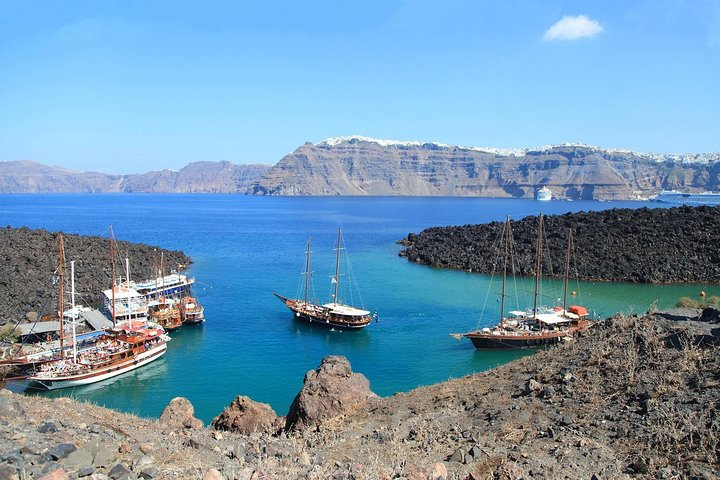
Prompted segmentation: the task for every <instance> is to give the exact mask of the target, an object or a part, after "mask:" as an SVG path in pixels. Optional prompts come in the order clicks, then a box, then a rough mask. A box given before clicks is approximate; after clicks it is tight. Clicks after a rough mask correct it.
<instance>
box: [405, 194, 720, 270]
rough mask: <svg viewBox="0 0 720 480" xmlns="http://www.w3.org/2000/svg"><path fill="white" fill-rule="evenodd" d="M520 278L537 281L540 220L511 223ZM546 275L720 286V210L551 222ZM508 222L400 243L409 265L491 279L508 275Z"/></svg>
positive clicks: (431, 231) (430, 232)
mask: <svg viewBox="0 0 720 480" xmlns="http://www.w3.org/2000/svg"><path fill="white" fill-rule="evenodd" d="M510 223H511V229H512V236H513V247H512V248H513V255H512V259H513V263H514V268H515V270H514V271H515V274H519V275H534V274H535V259H536V254H535V251H536V248H537V247H536V242H537V224H538V218H537V217H532V216H531V217H525V218H523V219H522V220H518V221H511V222H510ZM544 223H545V235H544V240H543V241H544V245H545V246H544V248H543V268H542V274H543V275H545V276H551V277H552V276H555V277H558V276H562V275H563V274H564V272H565V259H566V251H567V235H568V230H570V229H571V230H572V231H573V237H574V240H573V244H574V248H573V255H572V260H571V276H572V277H573V278H578V279H581V280H591V281H621V282H641V283H679V282H689V283H720V235H719V234H720V207H709V206H700V207H687V206H683V207H676V208H667V209H666V208H639V209H627V208H623V209H617V208H615V209H610V210H604V211H600V212H577V213H566V214H564V215H551V216H546V217H545V222H544ZM502 229H503V222H492V223H488V224H483V225H464V226H457V227H433V228H428V229H426V230H423V231H422V232H420V233H419V234H412V233H411V234H409V235H408V236H407V238H405V239H403V240H401V241H400V243H401V244H402V245H405V246H406V247H407V248H406V249H405V250H403V251H401V252H400V255H401V256H406V257H407V258H408V260H410V261H413V262H417V263H422V264H426V265H430V266H433V267H440V268H453V269H460V270H466V271H472V272H478V273H486V274H492V273H493V272H494V273H498V272H500V271H501V270H502V254H501V253H500V252H501V243H502V242H501V238H502Z"/></svg>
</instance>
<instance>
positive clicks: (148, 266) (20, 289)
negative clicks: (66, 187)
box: [0, 227, 191, 325]
mask: <svg viewBox="0 0 720 480" xmlns="http://www.w3.org/2000/svg"><path fill="white" fill-rule="evenodd" d="M63 237H64V238H63V240H64V244H65V256H66V258H67V259H72V260H75V261H76V263H75V286H76V289H77V292H78V296H79V297H80V298H82V299H83V300H84V301H86V302H89V303H91V304H100V303H101V302H102V291H103V290H105V289H108V288H110V277H111V272H110V270H111V265H110V241H109V239H108V238H104V237H98V236H85V235H72V234H63ZM115 247H116V251H118V252H122V256H123V257H127V258H129V259H130V265H131V269H132V275H133V277H134V278H149V277H151V276H152V275H153V274H154V272H156V271H157V265H159V262H160V254H161V252H162V253H163V254H164V262H165V269H166V271H170V270H175V269H184V268H187V266H188V265H189V264H190V262H191V260H190V258H189V257H188V256H187V255H185V254H184V253H183V252H180V251H175V250H166V249H163V248H160V247H156V246H151V245H143V244H139V243H130V242H124V241H117V242H115ZM57 251H58V233H57V232H49V231H47V230H42V229H38V230H32V229H29V228H26V227H21V228H13V227H4V228H0V264H2V266H3V274H2V275H0V305H2V306H3V308H2V309H0V325H4V324H7V323H12V324H13V325H14V324H15V323H16V322H18V320H21V319H23V320H26V321H31V319H34V318H35V317H37V316H38V314H40V315H41V316H42V315H47V314H50V313H52V312H54V311H55V310H56V309H57V306H56V304H54V303H53V302H57V296H58V292H57V287H56V286H54V285H53V281H52V279H53V272H54V271H55V269H56V268H57V263H58V254H57Z"/></svg>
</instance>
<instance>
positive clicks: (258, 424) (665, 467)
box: [0, 309, 720, 480]
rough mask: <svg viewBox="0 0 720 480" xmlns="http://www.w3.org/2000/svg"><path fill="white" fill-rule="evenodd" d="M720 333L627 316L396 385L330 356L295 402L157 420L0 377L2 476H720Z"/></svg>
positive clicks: (674, 315) (702, 325) (703, 318)
mask: <svg viewBox="0 0 720 480" xmlns="http://www.w3.org/2000/svg"><path fill="white" fill-rule="evenodd" d="M719 339H720V324H719V323H718V312H717V310H714V309H706V310H705V311H700V310H689V309H685V310H676V311H673V312H654V313H650V314H648V315H645V316H642V317H637V316H616V317H613V318H611V319H609V320H607V321H605V322H602V323H600V324H598V325H597V326H596V328H594V329H593V331H592V333H591V334H589V335H587V336H586V337H583V338H579V339H576V340H575V341H571V342H566V343H564V344H561V345H558V346H556V347H553V348H551V349H548V350H544V351H540V352H538V353H536V354H535V355H533V356H530V357H525V358H523V359H520V360H517V361H515V362H512V363H510V364H507V365H504V366H501V367H498V368H496V369H494V370H491V371H488V372H484V373H480V374H475V375H469V376H466V377H463V378H459V379H455V380H449V381H447V382H443V383H441V384H437V385H432V386H428V387H421V388H418V389H416V390H413V391H411V392H408V393H402V394H397V395H393V396H392V397H388V398H379V397H377V396H375V395H374V394H373V393H372V391H371V390H370V388H369V383H368V382H367V379H365V378H364V377H363V376H362V375H360V374H357V373H353V372H352V371H351V370H350V365H349V363H348V362H347V360H345V359H344V358H342V357H327V358H326V359H324V360H323V362H322V364H321V365H320V367H319V368H318V369H316V370H311V371H310V372H308V374H307V375H306V377H305V382H304V385H303V388H302V390H301V391H300V393H299V394H298V396H297V397H296V399H295V401H294V402H293V406H292V407H291V409H290V412H288V414H287V415H286V416H285V417H279V418H278V417H276V416H275V413H274V412H272V410H271V409H269V407H267V408H266V406H265V407H263V404H257V403H256V402H253V401H252V400H250V399H247V398H246V397H238V398H237V399H236V400H235V401H233V403H232V404H231V405H230V406H229V407H228V409H226V411H225V412H223V413H222V414H221V415H219V416H218V417H216V419H215V420H214V421H213V424H212V426H210V427H203V426H202V422H200V421H199V420H197V419H195V418H194V416H193V409H192V405H190V403H189V402H187V400H185V399H182V398H178V399H174V400H173V401H172V402H171V403H170V405H168V407H167V408H166V410H165V412H163V415H162V416H161V417H160V419H159V420H153V419H142V418H137V417H134V416H132V415H126V414H122V413H118V412H114V411H111V410H107V409H104V408H102V407H98V406H94V405H91V404H80V403H77V402H75V401H73V400H70V399H65V398H63V399H50V398H45V397H41V396H23V395H19V394H12V393H10V392H7V391H2V392H0V478H7V479H29V478H32V479H37V478H42V479H44V480H49V479H67V478H88V479H93V480H106V479H108V478H110V479H114V480H118V479H138V478H144V479H149V478H163V479H164V478H172V479H185V478H187V479H205V480H222V479H228V480H230V479H233V480H234V479H242V480H260V479H285V478H301V479H321V478H333V479H368V480H369V479H392V478H407V479H414V480H421V479H422V480H424V479H432V480H439V479H445V480H449V479H468V480H470V479H475V480H479V479H505V480H510V479H512V480H519V479H521V478H527V479H530V478H532V479H555V478H593V479H598V480H599V479H611V478H612V479H618V478H642V479H650V478H661V479H675V478H696V479H711V478H718V476H720V468H719V467H718V464H719V460H720V458H719V454H720V419H719V418H718V415H717V405H718V403H719V402H720V381H719V380H718V379H720V357H719V356H718V350H717V346H716V344H717V343H718V340H719ZM472 354H473V351H472V349H471V347H469V345H468V355H472Z"/></svg>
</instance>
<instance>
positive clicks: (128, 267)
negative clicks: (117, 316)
mask: <svg viewBox="0 0 720 480" xmlns="http://www.w3.org/2000/svg"><path fill="white" fill-rule="evenodd" d="M125 277H126V278H127V296H128V299H127V305H128V309H130V308H132V307H131V305H130V259H129V258H128V257H125ZM128 313H129V315H128V320H129V322H130V328H131V329H132V326H133V321H132V319H133V313H132V311H130V312H128Z"/></svg>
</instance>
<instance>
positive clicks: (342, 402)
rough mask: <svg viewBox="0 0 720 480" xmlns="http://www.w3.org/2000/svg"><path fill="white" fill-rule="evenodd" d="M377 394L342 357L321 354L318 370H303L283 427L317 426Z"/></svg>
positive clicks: (301, 427)
mask: <svg viewBox="0 0 720 480" xmlns="http://www.w3.org/2000/svg"><path fill="white" fill-rule="evenodd" d="M374 397H377V395H375V394H374V393H373V392H372V390H370V382H369V381H368V379H367V378H365V376H364V375H362V374H360V373H353V372H352V369H351V368H350V362H349V361H348V359H347V358H345V357H340V356H335V355H331V356H328V357H325V358H323V360H322V362H321V363H320V367H319V368H318V369H317V370H310V371H309V372H308V373H307V374H305V380H304V382H303V387H302V389H301V390H300V393H298V394H297V396H296V397H295V400H293V403H292V405H291V406H290V411H289V412H288V414H287V421H286V422H285V428H286V429H288V430H290V429H303V428H307V427H319V426H320V424H321V423H322V422H323V421H325V420H328V419H330V418H333V417H336V416H338V415H342V414H344V413H346V412H348V411H350V410H354V409H357V408H362V407H363V406H364V405H366V404H367V401H368V399H370V398H374Z"/></svg>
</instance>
